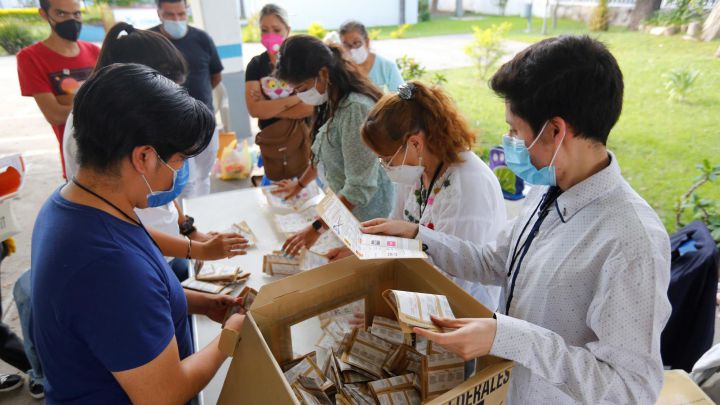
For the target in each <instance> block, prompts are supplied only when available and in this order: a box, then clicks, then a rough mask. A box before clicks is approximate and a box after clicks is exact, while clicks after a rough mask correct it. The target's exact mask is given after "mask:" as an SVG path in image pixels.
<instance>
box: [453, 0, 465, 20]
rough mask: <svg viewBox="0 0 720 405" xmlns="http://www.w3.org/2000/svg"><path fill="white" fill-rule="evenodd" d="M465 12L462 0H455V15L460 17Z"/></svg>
mask: <svg viewBox="0 0 720 405" xmlns="http://www.w3.org/2000/svg"><path fill="white" fill-rule="evenodd" d="M464 13H465V10H464V9H463V0H455V17H458V18H460V17H462V16H463V14H464Z"/></svg>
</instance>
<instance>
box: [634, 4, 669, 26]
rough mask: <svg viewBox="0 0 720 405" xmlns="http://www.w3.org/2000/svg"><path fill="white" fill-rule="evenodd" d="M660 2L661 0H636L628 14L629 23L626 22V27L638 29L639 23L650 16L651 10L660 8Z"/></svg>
mask: <svg viewBox="0 0 720 405" xmlns="http://www.w3.org/2000/svg"><path fill="white" fill-rule="evenodd" d="M661 4H662V0H636V1H635V8H634V9H633V11H632V14H630V23H629V24H628V28H630V29H631V30H636V29H638V25H640V23H641V22H643V20H645V19H647V18H648V17H650V16H651V15H652V13H653V12H655V11H657V10H660V5H661Z"/></svg>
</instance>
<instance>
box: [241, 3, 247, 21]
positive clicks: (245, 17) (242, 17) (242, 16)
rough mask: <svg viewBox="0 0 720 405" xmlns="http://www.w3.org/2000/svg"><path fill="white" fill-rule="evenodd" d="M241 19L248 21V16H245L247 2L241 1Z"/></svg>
mask: <svg viewBox="0 0 720 405" xmlns="http://www.w3.org/2000/svg"><path fill="white" fill-rule="evenodd" d="M240 19H241V20H245V19H247V16H246V15H245V0H240Z"/></svg>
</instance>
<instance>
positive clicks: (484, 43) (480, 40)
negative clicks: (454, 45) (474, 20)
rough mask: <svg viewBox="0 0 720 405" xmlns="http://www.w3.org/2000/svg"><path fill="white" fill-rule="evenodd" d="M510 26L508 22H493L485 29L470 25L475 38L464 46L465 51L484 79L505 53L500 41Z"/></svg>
mask: <svg viewBox="0 0 720 405" xmlns="http://www.w3.org/2000/svg"><path fill="white" fill-rule="evenodd" d="M511 27H512V24H510V23H509V22H504V23H502V24H500V25H497V24H493V25H492V26H490V28H486V29H482V28H480V27H477V26H474V27H472V29H473V35H474V36H475V39H474V40H473V42H472V43H471V44H469V45H468V46H467V47H465V53H466V54H467V55H468V56H470V57H471V58H472V59H473V62H475V65H476V66H477V68H478V73H479V75H480V78H481V79H485V78H486V77H487V75H488V73H489V72H490V70H491V69H492V68H493V67H494V66H495V65H496V64H497V63H498V61H500V59H501V58H502V57H503V56H505V54H506V53H507V52H506V51H505V49H504V48H503V46H502V41H503V37H504V36H505V34H506V33H507V32H508V31H510V28H511Z"/></svg>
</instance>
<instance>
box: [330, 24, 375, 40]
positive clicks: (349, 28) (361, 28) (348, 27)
mask: <svg viewBox="0 0 720 405" xmlns="http://www.w3.org/2000/svg"><path fill="white" fill-rule="evenodd" d="M338 32H339V33H340V35H345V34H347V33H350V32H357V33H358V34H360V35H362V37H363V38H365V41H367V40H368V39H370V36H369V35H368V31H367V28H365V24H363V23H361V22H360V21H357V20H349V21H345V22H344V23H343V24H342V25H341V26H340V29H338Z"/></svg>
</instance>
